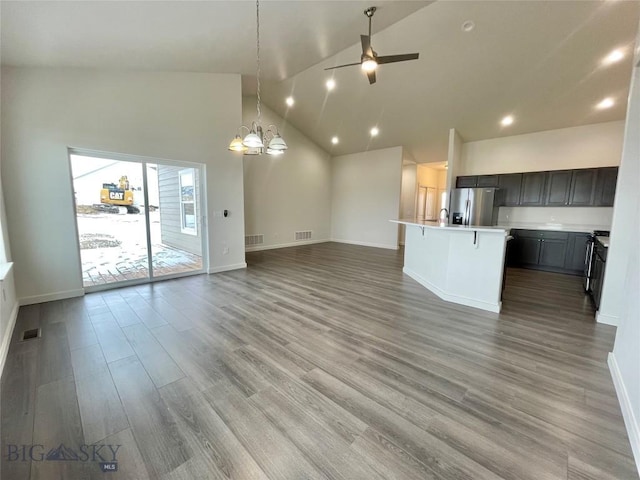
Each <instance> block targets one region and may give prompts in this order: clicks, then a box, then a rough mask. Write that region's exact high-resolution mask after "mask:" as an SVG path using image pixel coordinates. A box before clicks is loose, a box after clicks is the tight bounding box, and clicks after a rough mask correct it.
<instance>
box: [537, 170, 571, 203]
mask: <svg viewBox="0 0 640 480" xmlns="http://www.w3.org/2000/svg"><path fill="white" fill-rule="evenodd" d="M572 173H573V171H572V170H557V171H553V172H547V193H546V195H545V199H544V204H545V205H550V206H559V207H564V206H565V205H568V204H569V193H570V191H571V177H572Z"/></svg>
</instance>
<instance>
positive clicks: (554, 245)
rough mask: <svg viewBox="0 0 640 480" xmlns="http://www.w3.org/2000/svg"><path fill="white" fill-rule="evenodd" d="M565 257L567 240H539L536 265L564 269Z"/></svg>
mask: <svg viewBox="0 0 640 480" xmlns="http://www.w3.org/2000/svg"><path fill="white" fill-rule="evenodd" d="M566 256H567V240H554V239H549V238H542V239H541V240H540V258H539V259H538V265H542V266H544V267H553V268H564V262H565V257H566Z"/></svg>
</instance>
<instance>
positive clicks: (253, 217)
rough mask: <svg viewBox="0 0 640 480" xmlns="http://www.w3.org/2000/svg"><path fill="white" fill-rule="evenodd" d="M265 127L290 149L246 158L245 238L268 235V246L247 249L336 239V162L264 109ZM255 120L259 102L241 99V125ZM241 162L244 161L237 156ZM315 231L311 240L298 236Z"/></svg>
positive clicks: (276, 115)
mask: <svg viewBox="0 0 640 480" xmlns="http://www.w3.org/2000/svg"><path fill="white" fill-rule="evenodd" d="M261 111H262V122H261V123H262V125H263V127H264V126H267V125H269V124H273V125H276V126H277V127H278V129H279V131H280V134H281V135H282V136H283V138H284V139H285V141H286V142H287V145H288V146H289V148H288V150H287V151H286V152H285V153H284V154H283V155H279V156H271V155H256V156H251V155H245V156H244V206H245V218H244V221H245V223H244V224H245V234H246V235H255V234H263V235H264V245H261V246H259V247H250V248H247V250H259V249H263V248H277V247H285V246H289V245H292V244H295V245H300V244H304V243H312V242H318V241H328V240H329V239H330V236H331V157H330V155H329V154H328V153H327V152H325V151H324V150H323V149H322V148H320V147H319V146H317V145H316V144H315V143H313V142H312V141H311V140H310V139H309V138H307V137H306V136H305V135H304V134H303V133H302V132H300V131H299V130H298V129H296V128H295V127H293V126H292V125H291V124H289V123H287V122H286V121H285V120H284V119H283V118H282V117H280V116H279V115H278V114H276V113H275V112H274V111H273V110H271V109H270V108H268V107H266V106H265V105H264V104H262V105H261ZM255 119H256V98H255V97H244V98H243V99H242V120H243V123H244V124H245V125H251V122H252V121H254V120H255ZM236 161H238V162H243V159H242V156H241V155H239V154H237V160H236ZM303 230H311V231H312V232H313V233H312V239H311V240H310V241H295V240H294V238H295V237H294V232H296V231H303Z"/></svg>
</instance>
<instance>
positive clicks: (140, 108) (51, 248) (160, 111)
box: [2, 68, 245, 303]
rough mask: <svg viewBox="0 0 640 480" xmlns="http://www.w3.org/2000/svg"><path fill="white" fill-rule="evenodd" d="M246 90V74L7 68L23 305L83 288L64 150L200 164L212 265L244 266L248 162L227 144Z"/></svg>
mask: <svg viewBox="0 0 640 480" xmlns="http://www.w3.org/2000/svg"><path fill="white" fill-rule="evenodd" d="M240 89H241V87H240V75H217V74H205V73H178V72H104V71H96V70H83V69H62V68H61V69H50V68H3V69H2V181H3V187H4V197H5V201H6V207H7V208H6V210H7V222H8V230H9V237H10V241H11V247H12V249H11V250H12V252H11V253H12V255H13V261H14V262H15V266H14V267H15V268H14V273H15V283H16V290H17V294H18V297H20V298H21V299H22V302H23V303H36V302H42V301H47V300H53V299H58V298H65V297H70V296H75V295H81V294H82V293H83V289H82V276H81V268H80V255H79V251H78V239H77V237H76V228H75V216H74V209H73V189H72V185H71V172H70V165H69V158H68V150H67V149H68V147H77V148H81V149H86V150H93V151H103V152H115V153H125V154H133V155H139V156H147V157H154V158H160V159H162V158H165V159H172V160H184V161H188V162H195V163H201V164H204V165H205V166H206V173H207V187H208V188H207V207H208V213H209V221H208V229H209V231H208V239H209V245H208V247H209V271H220V270H228V269H233V268H241V267H243V266H245V263H244V239H243V235H244V205H243V203H244V201H243V192H242V189H243V185H242V163H241V161H238V159H237V158H235V157H234V156H233V154H232V153H231V152H229V151H228V150H227V146H228V144H229V141H230V139H231V138H233V134H234V133H235V131H236V129H237V127H238V125H239V124H240V123H241V120H242V118H241V116H242V110H241V98H242V97H241V92H240ZM224 209H228V210H229V211H230V212H231V215H230V216H229V217H227V218H224V217H223V216H222V210H224Z"/></svg>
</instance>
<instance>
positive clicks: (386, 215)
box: [331, 147, 402, 248]
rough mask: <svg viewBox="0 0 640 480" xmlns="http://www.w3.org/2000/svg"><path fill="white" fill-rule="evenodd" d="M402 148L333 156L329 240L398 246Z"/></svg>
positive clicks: (388, 246) (390, 246)
mask: <svg viewBox="0 0 640 480" xmlns="http://www.w3.org/2000/svg"><path fill="white" fill-rule="evenodd" d="M401 180H402V147H393V148H386V149H383V150H373V151H370V152H362V153H354V154H352V155H342V156H339V157H333V159H332V170H331V239H332V240H334V241H337V242H344V243H354V244H357V245H367V246H372V247H382V248H398V227H397V225H396V224H393V223H391V222H390V221H389V220H392V219H395V218H397V217H398V213H399V211H400V186H401Z"/></svg>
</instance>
